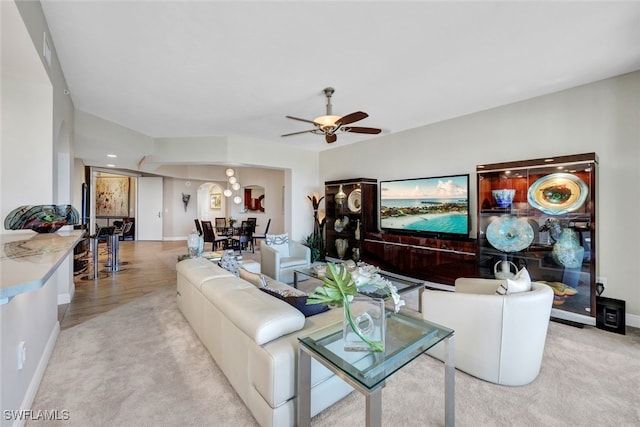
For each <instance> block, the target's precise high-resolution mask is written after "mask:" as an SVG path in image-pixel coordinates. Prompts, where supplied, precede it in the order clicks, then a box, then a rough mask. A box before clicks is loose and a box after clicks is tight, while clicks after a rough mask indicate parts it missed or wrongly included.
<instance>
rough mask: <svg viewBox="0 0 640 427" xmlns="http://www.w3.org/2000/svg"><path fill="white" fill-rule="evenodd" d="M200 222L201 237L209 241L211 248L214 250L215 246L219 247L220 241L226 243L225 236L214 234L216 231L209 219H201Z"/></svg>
mask: <svg viewBox="0 0 640 427" xmlns="http://www.w3.org/2000/svg"><path fill="white" fill-rule="evenodd" d="M201 222H202V232H203V235H202V237H203V239H204V241H205V242H211V250H212V251H215V250H216V248H219V247H220V245H221V244H222V243H226V241H227V238H226V237H220V236H218V235H216V232H215V230H214V228H213V225H212V224H211V221H201Z"/></svg>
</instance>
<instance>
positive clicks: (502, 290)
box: [496, 267, 531, 295]
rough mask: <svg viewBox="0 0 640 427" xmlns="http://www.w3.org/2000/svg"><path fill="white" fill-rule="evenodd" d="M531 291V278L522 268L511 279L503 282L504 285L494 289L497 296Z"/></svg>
mask: <svg viewBox="0 0 640 427" xmlns="http://www.w3.org/2000/svg"><path fill="white" fill-rule="evenodd" d="M530 290H531V276H529V272H528V271H527V269H526V268H524V267H522V269H521V270H520V271H518V273H516V275H515V276H513V278H512V279H507V280H505V283H503V284H501V285H500V286H499V287H498V289H496V294H498V295H510V294H516V293H518V292H528V291H530Z"/></svg>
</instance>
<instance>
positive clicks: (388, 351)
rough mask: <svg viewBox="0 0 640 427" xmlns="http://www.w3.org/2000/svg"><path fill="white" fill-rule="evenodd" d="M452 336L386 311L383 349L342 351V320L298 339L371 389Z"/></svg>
mask: <svg viewBox="0 0 640 427" xmlns="http://www.w3.org/2000/svg"><path fill="white" fill-rule="evenodd" d="M451 335H453V330H452V329H449V328H445V327H443V326H440V325H437V324H435V323H431V322H427V321H423V320H419V319H414V318H411V317H408V316H405V315H403V314H399V313H398V314H397V313H394V312H393V311H389V310H387V311H386V335H385V350H384V352H354V351H345V350H344V342H343V339H342V322H338V323H334V324H332V325H329V326H327V327H325V328H322V329H319V330H318V331H316V332H314V333H312V334H310V335H308V336H305V337H298V340H299V341H300V343H301V344H302V345H303V346H305V347H306V348H307V349H309V350H310V351H312V352H314V353H316V354H318V355H319V356H321V357H323V358H324V359H326V360H328V361H329V362H330V363H331V364H333V365H334V366H335V367H337V368H338V369H340V370H341V371H342V372H344V373H345V374H347V375H349V376H350V377H351V378H352V379H354V380H355V381H357V382H358V383H360V384H362V385H363V386H364V387H366V388H368V389H370V390H371V389H373V388H375V387H376V386H378V385H379V384H380V383H382V382H383V381H384V380H385V379H386V378H388V377H389V376H390V375H391V374H393V373H394V372H396V371H397V370H398V369H400V368H402V367H403V366H404V365H406V364H407V363H409V362H411V361H412V360H413V359H415V358H416V357H418V356H419V355H421V354H422V353H424V352H425V351H427V350H428V349H430V348H431V347H433V346H434V345H436V344H438V343H439V342H440V341H442V340H444V339H446V338H448V337H450V336H451Z"/></svg>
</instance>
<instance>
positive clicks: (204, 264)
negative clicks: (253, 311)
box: [176, 258, 233, 289]
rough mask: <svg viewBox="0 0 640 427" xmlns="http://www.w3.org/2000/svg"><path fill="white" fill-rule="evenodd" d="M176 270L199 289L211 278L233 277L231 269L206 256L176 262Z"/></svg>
mask: <svg viewBox="0 0 640 427" xmlns="http://www.w3.org/2000/svg"><path fill="white" fill-rule="evenodd" d="M176 270H177V271H178V273H179V274H181V275H182V276H184V277H185V278H186V280H187V281H189V282H190V283H191V284H193V285H194V286H195V287H197V288H198V289H202V284H203V283H204V282H205V281H207V280H209V279H218V278H225V277H226V278H228V277H233V274H232V273H230V272H229V271H227V270H225V269H223V268H220V267H218V266H217V265H215V264H214V263H212V262H211V261H209V260H208V259H205V258H189V259H185V260H184V261H180V262H179V263H178V264H176Z"/></svg>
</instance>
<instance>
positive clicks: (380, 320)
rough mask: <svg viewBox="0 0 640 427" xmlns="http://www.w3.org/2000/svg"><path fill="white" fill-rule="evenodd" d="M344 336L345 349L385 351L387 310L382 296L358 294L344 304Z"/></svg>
mask: <svg viewBox="0 0 640 427" xmlns="http://www.w3.org/2000/svg"><path fill="white" fill-rule="evenodd" d="M343 309H344V319H343V322H342V337H343V341H344V349H345V351H376V352H383V351H384V337H385V325H386V323H385V320H386V319H385V311H384V300H383V299H382V298H370V297H365V296H356V297H354V298H353V300H352V301H351V302H350V303H348V304H344V306H343Z"/></svg>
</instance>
